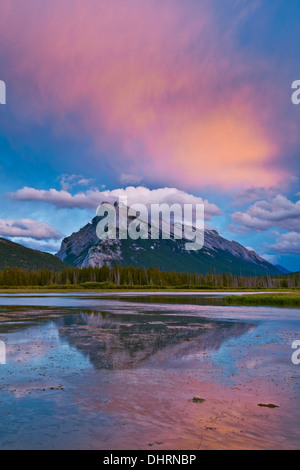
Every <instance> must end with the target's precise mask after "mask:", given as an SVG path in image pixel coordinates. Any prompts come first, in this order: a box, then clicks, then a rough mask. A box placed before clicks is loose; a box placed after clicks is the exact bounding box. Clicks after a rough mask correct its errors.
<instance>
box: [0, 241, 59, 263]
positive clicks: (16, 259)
mask: <svg viewBox="0 0 300 470" xmlns="http://www.w3.org/2000/svg"><path fill="white" fill-rule="evenodd" d="M5 266H6V267H7V268H15V267H18V268H27V269H30V270H37V269H40V268H43V267H45V268H47V269H55V270H57V271H58V270H62V269H64V268H66V267H67V265H66V264H65V263H63V262H62V261H61V260H60V259H58V258H57V257H56V256H54V255H50V254H49V253H43V252H42V251H37V250H31V249H30V248H26V247H25V246H23V245H19V244H18V243H14V242H11V241H9V240H6V239H5V238H0V269H4V268H5Z"/></svg>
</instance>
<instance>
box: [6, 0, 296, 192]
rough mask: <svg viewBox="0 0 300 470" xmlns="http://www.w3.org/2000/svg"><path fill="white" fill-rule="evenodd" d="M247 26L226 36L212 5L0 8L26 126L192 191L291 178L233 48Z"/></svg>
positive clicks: (132, 0)
mask: <svg viewBox="0 0 300 470" xmlns="http://www.w3.org/2000/svg"><path fill="white" fill-rule="evenodd" d="M244 13H245V14H249V12H248V10H244ZM242 18H243V15H241V18H240V19H238V18H235V19H234V21H233V22H232V24H231V25H229V28H230V27H231V28H232V31H231V35H230V34H228V32H227V31H225V29H224V30H223V31H221V32H220V31H219V29H218V25H217V24H216V21H215V19H214V12H213V9H212V8H211V7H210V2H206V1H204V2H201V3H198V4H196V3H195V2H181V1H178V0H172V1H170V0H167V1H165V2H160V1H158V0H149V1H147V2H141V1H140V0H128V1H127V2H124V1H123V0H115V1H114V2H110V1H106V0H103V1H99V0H88V1H86V2H81V1H78V0H73V1H70V0H64V2H63V3H62V2H60V1H58V0H52V1H51V2H47V3H46V2H43V3H41V2H36V1H34V0H27V1H26V2H21V1H20V0H2V2H1V16H0V29H1V40H2V47H6V48H7V50H8V51H9V54H8V58H7V61H8V63H9V64H10V67H11V70H12V71H13V74H12V80H14V77H15V78H20V77H22V78H23V79H24V83H26V93H27V97H24V90H20V102H21V103H22V102H23V107H24V105H26V104H28V102H27V101H26V100H27V99H28V92H29V95H30V99H29V103H30V107H29V108H28V111H26V113H27V117H29V118H30V119H32V118H33V119H36V120H38V121H39V122H40V123H43V122H46V118H47V117H48V116H49V115H51V116H54V117H55V119H56V122H57V125H56V129H55V131H56V132H57V133H58V134H64V133H69V134H71V135H74V137H75V136H76V138H77V137H78V134H80V133H81V134H86V133H87V134H89V135H90V136H92V139H93V142H94V145H95V155H96V154H99V153H100V152H101V151H105V152H111V154H112V157H111V160H110V164H111V165H112V166H113V167H114V168H115V171H116V172H117V174H118V173H120V175H121V174H130V175H131V174H136V173H137V171H138V174H139V175H141V177H143V180H146V181H155V182H157V183H158V184H159V183H161V182H163V183H164V184H165V183H166V181H167V183H168V184H172V185H181V186H182V185H185V186H189V187H191V188H193V189H195V188H199V186H202V187H203V186H204V185H218V187H225V188H228V187H232V186H239V185H241V184H247V185H248V186H250V185H251V184H253V181H255V184H257V185H260V186H271V185H274V184H277V183H279V182H280V181H281V180H282V179H284V178H285V177H286V176H287V175H286V174H285V173H284V172H283V171H282V169H280V168H279V165H278V164H277V163H276V159H277V157H278V151H279V148H278V143H277V142H276V139H274V136H273V135H272V133H270V130H269V127H268V125H267V124H266V120H267V118H268V114H269V110H268V112H266V111H265V110H264V105H263V104H262V103H261V102H260V100H261V95H260V93H259V92H258V91H257V89H256V84H255V83H252V82H251V81H250V80H249V79H248V80H246V79H245V78H246V77H247V76H248V74H249V71H250V70H251V67H253V64H252V63H248V62H247V60H245V58H243V57H242V56H241V55H240V53H239V52H238V51H237V50H236V48H235V45H234V34H235V28H236V27H237V25H236V22H237V21H238V20H240V21H242ZM225 33H226V34H225ZM257 65H258V66H259V65H260V64H257ZM250 75H251V74H250ZM237 77H239V78H237ZM23 112H25V111H24V110H23ZM72 114H75V115H76V116H78V117H79V118H78V119H76V120H75V123H74V122H73V121H72V120H69V119H68V116H70V115H72ZM91 158H93V160H97V157H96V156H95V157H91ZM93 164H94V162H93Z"/></svg>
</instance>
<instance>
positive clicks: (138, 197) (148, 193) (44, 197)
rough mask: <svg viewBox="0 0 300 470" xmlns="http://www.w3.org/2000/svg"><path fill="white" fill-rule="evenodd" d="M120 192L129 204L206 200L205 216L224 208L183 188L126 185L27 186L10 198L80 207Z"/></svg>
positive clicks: (92, 205)
mask: <svg viewBox="0 0 300 470" xmlns="http://www.w3.org/2000/svg"><path fill="white" fill-rule="evenodd" d="M119 196H126V197H127V199H128V205H132V204H134V203H140V204H145V205H147V206H149V205H150V204H155V203H156V204H163V203H166V204H170V205H171V204H174V203H178V204H181V205H183V204H194V205H195V204H204V206H205V219H206V220H210V218H211V217H212V216H218V215H221V214H222V211H221V210H220V209H219V207H217V206H216V205H215V204H211V203H210V202H208V201H207V200H203V199H202V198H201V197H198V196H194V195H192V194H189V193H186V192H184V191H180V190H179V189H176V188H159V189H152V190H151V189H148V188H145V187H143V186H138V187H133V186H128V187H127V188H120V189H114V190H112V191H110V190H103V191H99V190H97V189H94V190H88V191H86V192H80V193H77V194H75V195H72V194H71V193H69V192H68V191H64V190H60V191H57V190H56V189H49V190H40V189H34V188H28V187H24V188H22V189H19V190H18V191H17V192H16V193H10V194H8V197H9V198H10V199H14V200H18V201H40V202H47V203H49V204H52V205H54V206H55V207H58V208H70V209H71V208H79V209H94V210H96V209H97V207H98V206H99V205H100V204H101V203H102V202H108V203H111V204H113V203H114V202H116V201H118V198H119Z"/></svg>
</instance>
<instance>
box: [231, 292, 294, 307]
mask: <svg viewBox="0 0 300 470" xmlns="http://www.w3.org/2000/svg"><path fill="white" fill-rule="evenodd" d="M224 302H225V303H226V304H228V305H249V306H250V305H261V306H264V305H266V306H268V305H270V306H273V307H300V292H298V293H297V292H295V293H291V294H289V293H282V294H280V293H274V294H258V295H255V294H251V295H230V296H228V297H226V298H225V299H224Z"/></svg>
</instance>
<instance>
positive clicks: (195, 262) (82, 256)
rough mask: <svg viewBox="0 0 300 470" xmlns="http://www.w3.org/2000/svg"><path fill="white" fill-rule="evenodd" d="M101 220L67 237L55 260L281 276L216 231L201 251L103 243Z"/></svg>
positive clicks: (158, 243) (157, 243)
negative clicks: (99, 235) (100, 235)
mask: <svg viewBox="0 0 300 470" xmlns="http://www.w3.org/2000/svg"><path fill="white" fill-rule="evenodd" d="M100 220H101V218H100V217H94V218H93V219H92V221H91V222H89V223H88V224H86V225H85V226H84V227H82V228H81V229H80V230H79V231H78V232H74V233H73V234H72V235H70V236H69V237H66V238H65V239H64V240H63V241H62V244H61V248H60V250H59V252H58V253H57V254H56V256H57V257H58V258H60V259H61V260H62V261H64V262H66V263H68V264H71V265H73V266H76V267H87V266H102V265H103V264H104V263H106V264H108V265H109V266H113V265H114V264H115V263H118V264H120V265H124V266H126V265H133V266H143V267H149V266H155V267H159V268H160V269H163V270H166V271H172V270H177V271H188V272H199V273H203V274H205V273H206V272H209V271H210V270H212V271H213V270H215V271H216V272H219V273H220V272H231V273H232V274H238V275H245V276H255V275H278V274H281V273H280V271H279V270H278V269H277V268H276V267H275V266H273V265H272V264H270V263H269V262H267V261H266V260H264V259H263V258H261V257H260V256H259V255H258V254H257V253H256V252H254V251H251V250H248V249H247V248H245V247H243V246H242V245H241V244H240V243H238V242H236V241H229V240H227V239H226V238H223V237H221V236H220V235H219V234H218V232H217V231H215V230H207V229H206V230H205V234H204V247H203V248H202V250H199V251H187V250H185V243H186V241H188V240H186V239H184V238H183V239H181V240H174V239H169V240H163V239H161V238H159V239H157V240H151V239H146V240H141V239H138V240H131V239H130V240H128V239H127V240H120V239H118V238H117V239H115V240H110V239H107V240H100V239H99V238H98V237H97V234H96V227H97V224H98V222H99V221H100ZM149 231H150V226H149Z"/></svg>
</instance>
